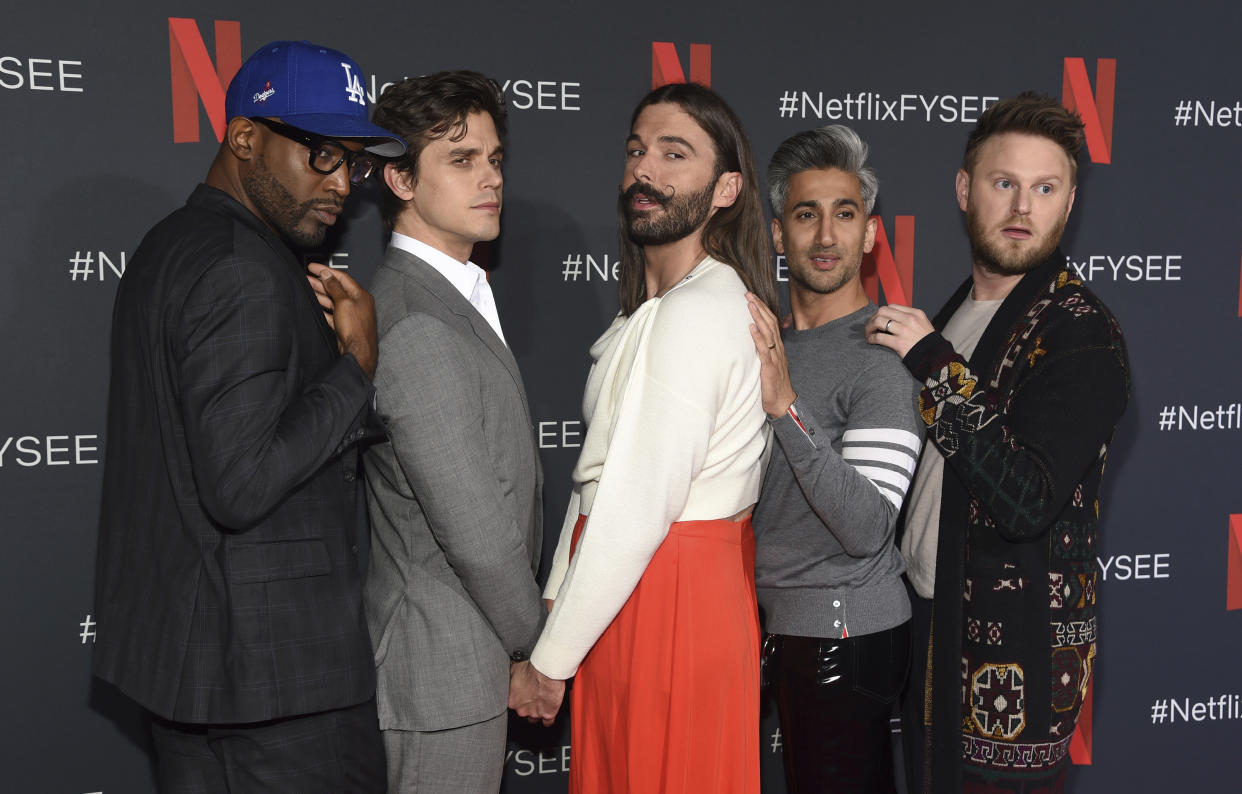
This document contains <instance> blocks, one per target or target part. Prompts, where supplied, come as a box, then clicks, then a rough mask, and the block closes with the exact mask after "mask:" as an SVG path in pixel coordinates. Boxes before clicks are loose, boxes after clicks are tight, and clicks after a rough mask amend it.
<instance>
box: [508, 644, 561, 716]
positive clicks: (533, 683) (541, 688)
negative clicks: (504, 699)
mask: <svg viewBox="0 0 1242 794" xmlns="http://www.w3.org/2000/svg"><path fill="white" fill-rule="evenodd" d="M564 699H565V682H564V681H561V680H558V679H555V678H548V677H547V676H546V675H544V674H543V673H541V672H539V671H538V670H536V669H535V668H534V667H533V666H532V665H531V663H530V661H529V660H526V661H522V662H515V663H513V664H512V665H510V667H509V708H511V709H513V710H514V711H516V712H517V715H518V716H519V717H525V718H526V719H527V721H528V722H541V723H543V726H544V727H545V728H546V727H548V726H549V725H551V724H552V723H553V722H554V721H555V720H556V713H557V712H558V711H560V708H561V701H562V700H564Z"/></svg>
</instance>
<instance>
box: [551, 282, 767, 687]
mask: <svg viewBox="0 0 1242 794" xmlns="http://www.w3.org/2000/svg"><path fill="white" fill-rule="evenodd" d="M670 297H671V296H670ZM678 297H679V298H680V297H682V296H678ZM685 297H690V296H685ZM738 300H739V301H741V298H740V297H739V298H738ZM705 303H707V302H705ZM708 305H710V303H708ZM741 306H742V307H743V308H742V314H745V310H744V306H745V304H744V302H743V303H741ZM722 315H723V316H722ZM726 318H727V319H726ZM748 323H749V317H747V318H746V319H745V321H743V320H742V318H741V316H740V315H738V314H736V313H731V312H724V313H721V312H719V311H717V312H714V313H713V312H709V311H705V310H703V307H701V306H699V305H697V304H695V303H693V302H691V301H686V300H679V301H670V300H668V298H665V303H664V305H661V306H659V307H657V314H656V317H655V318H654V319H653V320H652V327H651V329H650V331H649V336H648V339H647V340H646V344H645V345H644V347H643V348H642V349H641V350H640V351H639V352H638V354H637V355H636V357H635V360H634V364H633V367H632V369H631V373H630V377H629V379H628V381H627V383H626V386H625V389H624V393H623V394H622V395H621V396H620V398H619V400H618V403H617V406H616V412H615V415H614V416H615V418H614V424H613V427H612V430H611V433H610V435H609V443H608V455H607V459H606V460H605V463H604V467H603V471H602V473H601V475H600V479H599V485H598V489H597V491H596V493H595V498H594V500H593V502H592V505H591V514H590V516H589V517H588V519H587V524H586V528H585V530H584V532H583V535H582V538H581V539H580V540H579V542H578V550H577V553H576V554H575V555H574V556H573V559H572V560H571V561H570V562H569V566H568V571H567V573H566V575H565V578H564V581H563V583H562V584H561V586H560V589H559V593H558V595H557V598H556V601H555V604H554V606H553V609H552V612H551V614H550V615H549V616H548V622H547V626H546V627H545V629H544V632H543V635H542V636H541V637H540V639H539V642H538V644H537V645H536V646H535V651H534V653H532V654H531V663H532V664H533V665H534V666H535V668H536V669H538V670H539V671H540V672H542V673H543V674H545V675H547V676H549V677H551V678H558V679H564V678H569V677H570V676H572V675H573V674H574V673H575V672H576V671H577V669H578V665H579V663H580V662H581V661H582V659H583V657H585V656H586V654H587V651H589V650H590V649H591V647H592V646H593V645H594V644H595V641H596V640H598V639H599V636H600V635H601V634H603V632H604V629H605V628H607V627H608V624H609V623H611V622H612V619H613V618H614V617H616V615H617V613H618V612H620V611H621V607H622V606H623V605H624V604H625V601H626V599H628V598H629V596H630V593H632V592H633V590H634V587H635V586H636V585H637V584H638V580H639V578H640V577H641V576H642V574H643V572H644V571H645V570H646V568H647V563H648V562H650V561H651V558H652V556H654V555H655V552H656V550H657V549H658V548H659V546H660V543H661V542H663V540H664V538H665V536H666V535H667V533H668V528H669V525H670V524H672V523H673V521H675V520H676V519H677V517H678V516H679V515H680V514H681V512H682V510H683V509H684V507H685V504H686V500H687V496H688V494H689V491H690V486H691V483H692V482H693V481H694V479H695V478H696V477H697V476H698V474H699V472H700V471H701V470H702V468H703V461H704V459H705V457H706V454H707V445H708V439H709V438H710V436H711V434H712V431H713V429H714V428H713V425H714V420H715V415H716V407H717V406H718V405H719V402H720V399H721V393H720V391H721V389H722V387H723V384H725V383H726V382H727V379H728V373H729V367H730V366H732V364H733V362H734V361H735V360H736V359H737V358H738V357H739V356H740V355H743V354H745V355H749V356H752V357H753V356H754V343H753V342H752V341H751V340H750V335H749V331H748V330H747V328H748ZM732 325H737V328H732V327H731V326H732ZM743 345H748V346H749V347H744V346H743ZM600 419H601V418H599V417H597V420H596V421H599V420H600ZM566 542H568V538H565V537H562V540H561V543H562V544H564V543H566ZM557 554H558V556H559V555H560V554H561V549H560V548H558V549H557Z"/></svg>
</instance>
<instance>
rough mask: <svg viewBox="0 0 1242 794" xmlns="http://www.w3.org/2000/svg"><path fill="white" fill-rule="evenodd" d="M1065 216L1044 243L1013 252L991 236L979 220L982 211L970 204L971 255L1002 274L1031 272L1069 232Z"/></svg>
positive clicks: (976, 261)
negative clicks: (1066, 229) (996, 243)
mask: <svg viewBox="0 0 1242 794" xmlns="http://www.w3.org/2000/svg"><path fill="white" fill-rule="evenodd" d="M1065 220H1066V219H1065V217H1064V216H1063V217H1062V218H1061V219H1060V220H1059V221H1057V223H1056V225H1055V226H1053V227H1052V229H1050V230H1049V231H1048V233H1047V234H1046V235H1045V236H1044V241H1043V243H1042V244H1036V245H1035V246H1034V247H1032V248H1030V249H1028V250H1027V251H1025V252H1021V253H1010V252H1009V251H1005V250H1002V249H1001V248H1000V247H998V246H995V245H993V244H992V243H991V241H990V240H988V237H987V230H985V229H984V228H983V223H982V222H981V221H980V220H979V213H978V212H976V211H975V208H974V207H972V206H970V205H967V207H966V232H967V234H968V235H969V236H970V256H971V258H972V259H973V260H974V262H975V264H977V265H979V266H980V267H982V268H983V269H984V270H988V271H991V272H992V273H996V274H998V275H1002V276H1021V275H1023V274H1024V273H1029V272H1031V271H1032V270H1034V269H1035V268H1037V267H1039V265H1040V264H1041V263H1042V262H1043V261H1044V260H1046V259H1047V258H1048V257H1050V256H1052V252H1053V251H1055V250H1057V246H1058V245H1060V243H1061V235H1062V234H1064V233H1065Z"/></svg>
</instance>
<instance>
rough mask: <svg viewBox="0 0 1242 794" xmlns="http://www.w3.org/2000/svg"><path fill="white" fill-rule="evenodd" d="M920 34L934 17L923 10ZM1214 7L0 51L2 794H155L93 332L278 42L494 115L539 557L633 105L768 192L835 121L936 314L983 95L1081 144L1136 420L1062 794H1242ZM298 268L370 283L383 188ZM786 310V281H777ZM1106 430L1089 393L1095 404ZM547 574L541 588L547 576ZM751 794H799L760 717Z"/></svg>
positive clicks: (408, 9) (371, 20) (1228, 323)
mask: <svg viewBox="0 0 1242 794" xmlns="http://www.w3.org/2000/svg"><path fill="white" fill-rule="evenodd" d="M932 8H934V10H930V9H932ZM1225 8H1230V9H1232V8H1234V4H1227V3H1212V4H1207V5H1205V7H1204V8H1203V9H1197V8H1196V7H1195V4H1193V3H1179V4H1176V5H1153V6H1151V7H1148V6H1147V4H1142V3H1133V2H1129V3H1123V2H1119V0H1114V1H1113V2H1107V3H1044V4H1039V3H1036V4H1027V5H1020V6H995V5H978V4H975V6H974V8H973V9H972V10H960V9H955V10H947V9H942V8H941V7H940V6H933V7H929V6H927V5H926V4H923V3H913V2H906V1H905V0H903V1H902V2H888V3H872V4H865V3H856V4H825V3H809V4H808V3H785V2H770V3H756V2H749V3H729V2H720V1H717V2H705V1H704V0H687V2H684V3H676V4H673V3H667V4H665V3H656V4H642V3H639V4H627V3H609V4H591V3H581V4H578V3H555V2H540V1H538V0H535V1H533V2H527V3H504V2H498V0H484V2H482V3H475V4H470V5H466V6H462V5H457V4H453V3H439V4H436V3H396V2H391V3H380V2H366V0H363V1H362V2H353V3H340V2H327V1H326V0H307V2H304V3H296V4H295V3H272V4H256V3H250V2H245V3H242V2H231V1H228V0H218V1H217V2H197V1H195V0H183V2H178V3H168V2H161V0H141V1H140V2H136V3H129V4H119V5H118V4H110V3H93V2H85V0H66V1H65V2H61V3H57V4H54V5H51V6H44V5H42V4H41V3H29V4H16V5H15V6H14V7H11V8H8V9H7V10H6V11H5V15H4V16H5V23H4V29H3V32H2V33H0V148H3V150H4V154H5V156H4V158H3V166H2V168H3V171H4V174H5V176H4V179H3V180H2V181H0V184H2V185H3V189H2V190H0V224H2V227H0V228H3V236H2V238H0V239H3V242H4V244H5V245H6V246H7V249H6V250H7V251H8V254H7V255H6V256H5V257H4V259H3V262H2V263H0V337H2V338H3V339H5V340H6V344H7V346H8V348H7V349H8V354H7V360H8V361H9V363H8V365H7V367H8V370H7V371H8V373H9V375H8V384H9V385H8V386H7V387H5V388H4V389H3V391H2V392H0V505H2V508H0V516H2V518H0V520H2V521H3V527H4V531H3V537H4V539H5V543H6V550H5V552H4V553H3V555H0V566H2V568H0V570H2V571H3V574H2V575H0V588H3V589H2V590H0V610H3V611H2V613H0V614H2V615H3V620H2V622H0V631H3V636H4V643H3V652H2V653H0V680H2V681H3V682H4V712H5V723H6V725H7V737H6V739H5V742H4V755H3V757H4V764H3V768H2V769H0V789H3V790H5V791H13V792H57V793H59V794H84V793H85V792H103V794H121V793H122V792H124V793H126V794H129V793H131V792H133V793H138V794H140V793H141V792H150V791H153V790H154V785H153V782H152V774H151V762H150V757H149V748H148V740H147V738H146V735H145V732H144V725H143V721H142V717H141V714H140V713H139V712H138V711H137V709H136V708H135V707H134V706H133V705H132V704H131V703H129V701H128V700H126V699H125V698H124V697H123V696H121V695H120V694H119V693H117V692H116V691H115V690H112V689H110V688H108V687H107V686H104V685H101V684H98V683H97V682H95V681H93V680H92V678H91V676H90V657H91V646H92V643H93V640H94V636H95V631H96V628H97V626H96V623H95V614H94V608H93V606H92V603H91V601H92V586H93V576H94V567H93V566H94V554H95V533H96V526H97V515H98V508H99V502H100V495H101V487H102V485H101V474H102V466H101V463H100V462H101V460H102V458H103V451H104V449H105V447H106V446H107V444H108V439H107V438H106V437H105V434H104V425H105V423H104V417H105V410H106V395H107V358H108V334H109V330H108V329H109V317H110V312H111V307H112V301H113V296H114V294H115V292H116V288H117V284H118V283H119V281H120V279H121V278H123V277H124V272H125V265H126V260H127V258H128V257H130V256H131V255H132V253H133V251H134V249H135V247H136V246H137V244H138V242H139V240H140V239H141V238H142V236H143V234H144V233H145V231H146V230H147V229H148V228H149V227H150V226H151V225H152V224H153V223H154V222H156V221H157V220H158V219H159V218H161V217H162V216H164V215H165V214H166V213H168V212H169V211H171V210H172V209H174V208H175V207H177V206H179V205H180V204H181V203H182V202H183V201H184V200H185V198H186V196H187V195H188V194H189V193H190V191H191V189H192V188H193V187H194V185H195V183H197V182H198V181H199V180H200V179H201V178H202V177H203V175H204V174H205V172H206V169H207V166H208V164H209V163H210V161H211V159H212V157H213V155H214V153H215V150H216V148H217V146H218V142H219V135H220V134H221V131H222V129H223V110H222V109H223V86H224V85H226V84H227V81H228V79H229V78H230V77H231V76H232V74H233V72H234V71H235V70H236V69H237V67H238V66H239V64H240V62H241V60H242V59H243V58H244V57H245V56H246V55H248V54H249V53H250V52H252V51H253V50H254V49H255V48H257V47H258V46H259V45H261V44H263V43H264V42H267V41H270V40H274V39H289V38H293V39H309V40H311V41H315V42H317V43H322V44H327V45H329V46H332V47H335V48H338V49H341V50H343V51H345V52H347V53H349V54H350V55H352V56H353V57H355V58H356V59H357V60H358V61H359V62H360V63H361V65H362V66H363V68H364V70H365V71H366V75H365V78H364V80H365V86H366V90H367V92H368V94H371V95H372V96H374V95H375V94H376V93H377V92H381V91H383V89H384V86H385V84H387V83H390V82H392V81H395V80H398V79H400V78H402V77H405V76H412V75H418V74H425V73H429V72H433V71H438V70H441V69H453V68H470V69H477V70H480V71H482V72H484V73H486V74H488V75H489V76H491V77H494V78H495V79H496V80H497V81H498V82H499V83H501V84H502V85H503V87H504V93H505V96H506V98H507V101H508V107H509V112H510V136H509V141H508V146H507V149H506V158H505V183H506V184H505V199H506V201H505V207H504V218H503V231H502V234H501V237H500V239H499V240H498V241H497V242H496V243H494V244H492V245H491V246H489V247H488V248H487V250H480V251H476V261H481V262H485V263H487V265H488V266H489V267H490V268H491V269H492V279H493V284H494V285H495V291H496V296H497V302H498V304H499V307H500V312H501V316H502V319H503V321H504V324H505V334H506V337H507V338H508V341H509V344H510V345H511V347H512V348H513V351H514V353H515V354H516V356H517V359H518V362H519V364H520V365H521V367H522V371H523V373H524V375H525V378H526V384H527V388H528V391H529V394H530V400H531V406H532V410H533V413H534V418H535V430H536V432H537V433H538V440H539V446H540V449H541V451H542V454H543V460H544V465H545V468H546V470H547V482H548V485H547V490H546V504H547V513H548V516H549V518H548V527H547V539H546V548H547V552H546V554H545V558H550V557H551V549H552V548H553V547H554V546H555V543H556V533H557V531H558V528H559V519H560V514H561V513H562V512H563V511H564V508H565V504H566V502H567V498H568V490H569V488H568V482H569V479H568V475H569V471H570V469H571V467H572V465H573V463H574V460H575V457H576V454H577V447H578V446H579V444H580V443H581V441H582V437H583V430H584V429H583V426H582V422H581V417H580V413H579V405H580V400H581V389H582V385H583V381H584V378H585V375H586V370H587V366H588V357H587V347H588V346H589V344H590V343H591V342H592V341H593V340H594V339H595V337H596V336H597V335H598V334H599V333H600V331H601V330H602V329H603V328H604V327H605V325H606V324H607V322H608V321H609V319H610V318H611V316H612V315H613V314H614V313H615V311H616V306H617V303H616V297H615V296H616V291H615V290H616V285H615V281H616V278H617V270H616V267H617V244H616V227H615V204H616V194H617V185H618V182H619V180H620V177H621V170H622V161H623V157H622V155H623V144H624V140H625V136H626V133H627V124H628V119H629V115H630V112H631V109H632V108H633V105H634V104H635V102H636V101H637V100H638V99H639V98H640V97H641V96H642V95H643V94H644V93H645V92H646V91H647V90H649V89H650V88H651V87H652V85H653V84H655V83H661V82H667V81H674V80H683V79H689V80H696V81H700V82H705V83H710V85H711V86H712V87H713V88H715V89H716V90H718V91H719V92H720V93H721V94H723V95H724V96H725V98H726V99H728V100H729V102H730V103H731V104H732V105H733V107H734V108H735V109H736V110H737V111H738V113H739V115H740V116H741V118H742V119H743V121H744V122H745V124H746V126H747V128H748V130H749V133H750V136H751V141H752V144H753V146H754V151H755V155H756V157H757V159H758V164H759V168H760V172H761V173H762V172H763V170H764V169H765V168H766V164H767V159H768V157H769V156H770V155H771V153H772V150H773V149H774V148H775V147H776V145H777V144H778V143H779V142H780V141H781V140H783V139H784V138H785V137H787V136H788V135H790V134H792V133H794V132H796V131H799V130H802V129H806V128H809V127H814V126H819V125H822V124H828V123H833V122H840V123H844V124H848V125H850V126H852V127H853V128H854V129H856V130H857V131H858V132H859V133H860V134H861V135H862V137H863V138H864V139H865V140H867V141H868V142H869V143H870V144H871V151H872V158H873V162H874V165H875V167H876V169H877V171H878V172H879V175H880V196H879V202H878V204H877V206H876V209H875V213H876V215H878V216H879V220H880V229H881V234H880V237H879V239H880V242H879V245H878V246H877V251H876V252H875V253H874V255H873V256H872V257H870V258H869V261H868V272H869V273H870V279H869V283H870V285H871V289H872V290H873V291H878V294H879V296H880V297H881V298H882V299H885V300H889V301H893V302H900V303H913V304H914V305H916V306H919V307H921V308H924V309H925V310H928V313H929V314H930V313H932V312H933V311H934V310H935V309H937V308H938V307H939V306H940V305H941V304H942V302H943V301H944V300H945V299H946V298H947V297H948V296H949V294H950V292H951V291H952V290H953V288H954V287H955V285H957V284H958V283H960V281H961V280H962V279H963V278H964V277H966V275H967V274H968V271H969V257H968V253H969V252H968V246H967V242H966V235H965V230H964V223H963V220H962V217H961V213H960V212H959V210H958V208H957V206H956V202H955V201H954V197H953V177H954V173H955V171H956V169H957V167H958V164H959V162H960V158H961V152H962V148H963V145H964V143H965V139H966V135H967V133H968V131H969V130H970V129H971V127H972V125H973V123H974V122H975V120H976V119H977V118H978V116H979V114H980V112H981V111H982V110H983V109H984V108H986V107H987V106H988V105H989V104H990V103H992V102H995V101H996V100H997V98H1000V97H1005V96H1009V95H1012V94H1015V93H1017V92H1019V91H1022V90H1024V89H1036V90H1040V91H1043V92H1045V93H1048V94H1051V95H1053V96H1055V97H1059V98H1060V99H1061V101H1062V102H1063V103H1064V104H1066V105H1068V106H1070V107H1072V108H1075V109H1077V110H1078V112H1079V113H1080V114H1081V115H1082V117H1083V120H1084V121H1085V122H1086V129H1087V146H1086V147H1085V150H1084V152H1083V158H1082V163H1081V170H1080V172H1079V174H1080V185H1079V191H1078V199H1077V203H1076V204H1075V207H1074V213H1073V216H1072V218H1071V219H1070V223H1069V227H1068V230H1067V233H1066V238H1065V241H1064V244H1063V248H1064V251H1065V253H1066V254H1067V262H1066V264H1067V265H1068V266H1069V267H1070V268H1072V269H1073V271H1074V272H1075V273H1077V274H1078V275H1079V276H1080V277H1081V278H1083V279H1084V280H1086V281H1088V282H1089V283H1090V285H1091V287H1092V288H1093V289H1094V290H1095V291H1096V292H1097V293H1099V294H1100V295H1101V296H1102V297H1103V299H1104V300H1105V301H1106V302H1107V303H1108V304H1109V305H1110V306H1111V308H1112V309H1113V310H1114V312H1115V313H1116V315H1117V317H1118V318H1119V319H1120V321H1121V324H1122V326H1123V328H1124V330H1125V333H1126V336H1127V339H1128V342H1129V346H1130V352H1131V356H1132V363H1133V374H1134V393H1133V398H1132V400H1131V402H1130V406H1129V409H1128V410H1127V412H1126V415H1125V418H1124V420H1123V421H1122V424H1121V426H1120V428H1119V429H1118V433H1117V440H1116V445H1115V449H1114V452H1113V454H1111V455H1110V458H1109V470H1108V472H1107V475H1106V484H1105V489H1104V494H1103V498H1102V499H1101V503H1102V506H1101V510H1102V512H1103V527H1102V532H1101V545H1100V549H1099V564H1100V569H1101V578H1100V584H1099V599H1100V634H1101V640H1100V657H1099V663H1098V668H1097V676H1096V678H1095V684H1094V690H1093V692H1092V693H1091V698H1090V700H1089V701H1088V704H1087V707H1086V708H1085V709H1084V711H1083V716H1082V722H1081V724H1080V727H1079V731H1078V734H1077V735H1076V737H1075V739H1074V743H1073V745H1072V747H1071V751H1072V756H1073V761H1074V764H1075V765H1076V768H1075V770H1074V772H1075V774H1074V779H1073V783H1072V787H1071V788H1072V790H1073V791H1076V792H1123V791H1124V792H1129V791H1135V792H1148V791H1151V792H1156V791H1195V792H1199V791H1203V792H1209V791H1221V792H1223V791H1236V790H1238V787H1239V783H1238V774H1239V773H1238V771H1237V769H1238V765H1237V756H1238V751H1239V748H1242V704H1240V700H1242V698H1240V695H1242V673H1240V672H1239V671H1240V670H1242V667H1240V664H1239V659H1242V653H1240V652H1242V477H1240V476H1239V475H1240V474H1242V467H1239V460H1240V459H1242V356H1240V351H1242V284H1240V281H1242V267H1240V262H1242V221H1240V219H1239V209H1240V208H1242V168H1240V167H1239V166H1240V165H1242V163H1240V160H1242V157H1240V155H1239V153H1240V152H1242V80H1240V79H1239V75H1242V54H1240V50H1239V49H1238V46H1237V38H1238V35H1239V31H1240V30H1242V24H1240V23H1242V18H1240V17H1242V12H1239V11H1236V10H1224V9H1225ZM358 193H360V194H361V195H356V196H355V197H354V198H353V199H352V200H351V201H350V203H349V205H348V208H347V216H346V218H345V222H344V223H342V224H340V226H339V227H338V229H337V230H336V231H335V232H334V235H333V236H332V237H330V238H329V239H328V241H327V243H326V244H325V250H324V251H322V252H319V253H318V254H317V255H316V258H319V259H321V260H323V261H327V262H330V263H331V264H332V265H333V266H336V267H341V268H348V270H349V272H350V273H351V274H353V275H354V276H355V277H357V278H359V279H360V280H361V281H362V282H363V283H364V284H366V283H368V282H369V281H370V278H371V275H372V273H373V272H374V269H375V265H376V262H377V261H378V260H379V257H380V254H381V251H382V250H383V246H384V242H385V241H384V233H383V229H382V224H381V223H380V220H379V214H378V211H377V204H376V199H377V195H376V192H375V186H374V185H371V186H368V187H365V188H363V189H362V190H360V191H358ZM773 267H774V268H775V269H776V273H777V277H778V279H780V280H781V281H782V282H783V281H784V279H785V270H784V262H783V261H782V259H780V258H777V257H775V256H774V257H773ZM1084 399H1090V395H1084ZM545 570H546V562H545ZM511 735H512V741H511V743H510V752H509V756H508V759H507V762H506V778H505V780H506V782H505V790H506V791H508V792H548V793H549V794H551V793H552V792H560V791H563V790H564V788H565V774H566V770H567V768H568V764H569V748H568V746H567V745H568V739H567V737H568V732H567V730H566V726H565V720H564V719H562V720H561V721H560V723H558V725H557V726H556V727H554V728H553V729H550V730H542V729H538V730H536V729H532V728H529V727H528V726H526V725H525V724H524V723H523V724H516V723H515V725H514V729H513V731H512V732H511ZM756 741H759V742H761V743H762V747H763V758H764V782H765V790H770V791H775V792H780V791H783V784H782V783H781V780H780V750H781V740H780V735H779V731H778V726H777V721H776V718H775V713H774V710H773V708H772V707H771V705H770V704H765V708H764V718H763V734H762V736H759V737H756Z"/></svg>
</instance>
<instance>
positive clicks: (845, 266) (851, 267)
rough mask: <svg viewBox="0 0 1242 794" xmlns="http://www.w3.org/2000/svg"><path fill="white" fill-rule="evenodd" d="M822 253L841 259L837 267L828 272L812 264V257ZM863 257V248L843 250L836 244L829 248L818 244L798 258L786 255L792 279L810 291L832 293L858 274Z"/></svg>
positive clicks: (820, 293) (824, 293)
mask: <svg viewBox="0 0 1242 794" xmlns="http://www.w3.org/2000/svg"><path fill="white" fill-rule="evenodd" d="M820 254H831V255H832V256H836V257H837V258H838V259H839V261H838V263H837V267H836V268H835V269H833V270H832V271H830V272H827V273H825V272H823V271H820V270H817V269H816V268H815V266H814V265H812V264H811V259H813V258H814V257H816V256H819V255H820ZM862 257H863V254H862V250H861V249H859V250H857V251H852V252H851V251H843V250H842V249H841V248H839V247H838V246H835V245H833V246H829V247H827V248H823V247H820V246H818V245H816V246H812V247H811V248H808V249H806V250H805V251H803V252H802V253H801V254H800V255H799V256H798V257H797V258H796V259H795V258H793V257H789V256H786V257H785V260H786V263H787V265H788V267H789V279H790V281H793V282H795V283H796V284H797V285H798V286H799V287H801V288H802V289H805V290H807V291H809V292H814V293H817V294H819V295H831V294H832V293H834V292H836V291H837V290H839V289H841V288H842V287H844V286H845V285H846V284H848V283H849V282H850V280H851V279H853V278H854V277H855V276H857V275H858V271H859V269H861V268H862ZM851 260H852V261H851Z"/></svg>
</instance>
